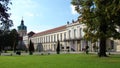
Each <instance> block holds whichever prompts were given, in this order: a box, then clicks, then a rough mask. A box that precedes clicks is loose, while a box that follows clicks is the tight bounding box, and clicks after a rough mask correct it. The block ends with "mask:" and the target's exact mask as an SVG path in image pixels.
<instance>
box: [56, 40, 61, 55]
mask: <svg viewBox="0 0 120 68" xmlns="http://www.w3.org/2000/svg"><path fill="white" fill-rule="evenodd" d="M56 52H57V54H60V41H59V40H58V41H57V48H56Z"/></svg>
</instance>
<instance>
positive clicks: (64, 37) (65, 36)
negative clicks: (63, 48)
mask: <svg viewBox="0 0 120 68" xmlns="http://www.w3.org/2000/svg"><path fill="white" fill-rule="evenodd" d="M64 40H66V32H65V33H64Z"/></svg>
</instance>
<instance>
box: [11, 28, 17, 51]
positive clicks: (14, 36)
mask: <svg viewBox="0 0 120 68" xmlns="http://www.w3.org/2000/svg"><path fill="white" fill-rule="evenodd" d="M18 38H19V34H18V32H17V30H16V29H13V30H11V32H10V40H11V41H10V43H11V48H12V49H13V51H15V50H16V46H17V45H18Z"/></svg>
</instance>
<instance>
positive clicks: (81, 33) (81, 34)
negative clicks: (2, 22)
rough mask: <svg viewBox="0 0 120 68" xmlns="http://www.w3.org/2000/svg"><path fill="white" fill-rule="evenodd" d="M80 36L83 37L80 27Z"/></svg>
mask: <svg viewBox="0 0 120 68" xmlns="http://www.w3.org/2000/svg"><path fill="white" fill-rule="evenodd" d="M80 37H82V28H80Z"/></svg>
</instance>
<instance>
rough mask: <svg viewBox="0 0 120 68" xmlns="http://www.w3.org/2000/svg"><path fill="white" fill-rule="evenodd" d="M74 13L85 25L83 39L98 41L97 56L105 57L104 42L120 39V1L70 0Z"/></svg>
mask: <svg viewBox="0 0 120 68" xmlns="http://www.w3.org/2000/svg"><path fill="white" fill-rule="evenodd" d="M71 3H72V4H73V5H74V6H75V9H76V11H77V12H78V13H79V14H80V17H82V20H80V19H79V21H80V22H82V23H84V24H85V25H86V28H85V29H84V32H85V35H84V37H85V38H86V39H87V40H91V41H92V42H95V41H97V40H99V41H100V46H99V54H98V55H99V56H100V57H102V56H103V57H106V56H107V55H106V40H107V39H109V38H113V39H120V33H119V32H118V31H117V28H118V27H119V26H120V20H119V18H120V13H119V11H120V0H72V2H71Z"/></svg>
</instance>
